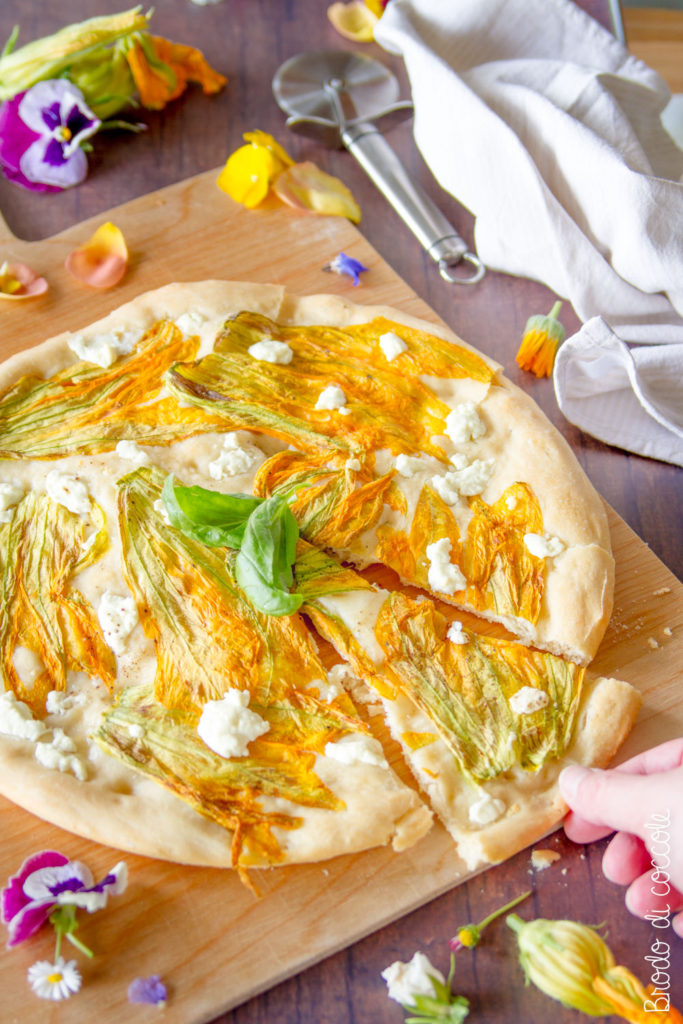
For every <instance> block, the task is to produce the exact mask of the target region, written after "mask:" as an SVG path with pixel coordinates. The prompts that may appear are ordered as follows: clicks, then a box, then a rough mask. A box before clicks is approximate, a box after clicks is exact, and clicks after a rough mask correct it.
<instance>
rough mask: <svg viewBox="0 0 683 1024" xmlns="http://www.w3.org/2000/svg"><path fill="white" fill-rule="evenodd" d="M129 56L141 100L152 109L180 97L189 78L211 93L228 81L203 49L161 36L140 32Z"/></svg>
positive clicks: (159, 108) (159, 107)
mask: <svg viewBox="0 0 683 1024" xmlns="http://www.w3.org/2000/svg"><path fill="white" fill-rule="evenodd" d="M126 59H127V61H128V64H129V66H130V70H131V72H132V75H133V79H134V81H135V85H136V86H137V90H138V93H139V94H140V102H141V103H142V105H143V107H148V108H149V109H150V110H161V108H162V107H164V106H166V104H167V103H169V102H170V101H171V100H174V99H177V97H178V96H180V95H181V93H183V92H184V91H185V89H186V88H187V83H188V82H198V83H199V84H200V85H201V87H202V89H203V90H204V92H205V93H206V94H207V95H209V94H211V93H215V92H218V91H219V90H220V89H222V88H223V86H224V85H225V83H226V81H227V79H225V78H224V77H223V75H219V74H218V72H217V71H214V70H213V68H212V67H210V65H209V64H208V63H207V61H206V59H205V58H204V55H203V54H202V53H200V51H199V50H196V49H194V47H192V46H185V45H183V44H182V43H172V42H170V40H168V39H162V37H161V36H150V35H146V34H145V35H139V36H138V37H137V38H136V39H135V40H134V41H133V43H132V45H131V46H130V48H129V49H128V51H127V52H126Z"/></svg>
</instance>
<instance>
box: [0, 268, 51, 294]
mask: <svg viewBox="0 0 683 1024" xmlns="http://www.w3.org/2000/svg"><path fill="white" fill-rule="evenodd" d="M47 289H48V284H47V281H46V280H45V278H44V277H38V275H37V274H36V273H35V271H33V270H31V268H30V267H27V266H26V264H25V263H3V264H2V266H0V299H14V300H17V299H35V298H36V297H37V296H38V295H43V294H44V292H46V291H47Z"/></svg>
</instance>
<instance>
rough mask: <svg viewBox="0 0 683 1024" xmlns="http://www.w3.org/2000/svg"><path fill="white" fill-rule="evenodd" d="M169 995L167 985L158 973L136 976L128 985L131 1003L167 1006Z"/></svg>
mask: <svg viewBox="0 0 683 1024" xmlns="http://www.w3.org/2000/svg"><path fill="white" fill-rule="evenodd" d="M167 995H168V993H167V991H166V986H165V985H164V983H163V981H162V980H161V977H160V976H159V975H158V974H151V975H150V976H149V978H135V979H134V980H133V981H131V983H130V985H129V986H128V1002H129V1003H148V1004H150V1005H151V1006H165V1005H166V999H167Z"/></svg>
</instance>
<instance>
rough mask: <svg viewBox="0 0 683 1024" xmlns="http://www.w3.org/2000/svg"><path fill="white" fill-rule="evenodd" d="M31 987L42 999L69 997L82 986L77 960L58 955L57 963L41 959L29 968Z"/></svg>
mask: <svg viewBox="0 0 683 1024" xmlns="http://www.w3.org/2000/svg"><path fill="white" fill-rule="evenodd" d="M28 980H29V984H30V986H31V988H32V989H33V991H34V992H35V994H36V995H37V996H39V997H40V998H41V999H68V998H69V996H71V995H73V993H74V992H78V990H79V989H80V987H81V975H80V973H79V972H78V970H77V969H76V961H75V960H69V961H68V962H66V961H65V960H64V957H63V956H58V957H57V960H56V961H55V963H51V962H50V961H49V960H39V961H38V962H37V963H35V964H33V965H32V966H31V967H29V969H28Z"/></svg>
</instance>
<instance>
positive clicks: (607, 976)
mask: <svg viewBox="0 0 683 1024" xmlns="http://www.w3.org/2000/svg"><path fill="white" fill-rule="evenodd" d="M506 921H507V924H508V925H509V926H510V928H512V930H513V931H514V932H515V933H516V935H517V944H518V949H519V961H520V963H521V965H522V967H523V969H524V973H525V975H526V980H527V982H529V981H531V982H533V984H534V985H536V987H537V988H540V990H541V991H542V992H545V994H546V995H548V996H550V997H551V999H556V1000H557V1001H558V1002H560V1003H562V1004H563V1005H564V1006H568V1007H570V1008H571V1009H574V1010H580V1011H581V1012H582V1013H586V1014H588V1015H589V1016H591V1017H606V1016H608V1015H609V1014H616V1015H617V1016H619V1017H622V1018H623V1019H624V1020H627V1021H630V1022H631V1024H683V1017H682V1016H681V1014H680V1013H679V1012H678V1010H676V1009H675V1008H674V1007H673V1006H670V1005H668V1006H667V1008H666V1009H661V1010H660V1009H658V1008H657V1006H656V1004H655V1003H654V999H653V996H654V991H653V989H652V986H650V987H649V988H648V989H645V988H643V986H642V985H641V983H640V982H639V981H638V979H637V978H636V977H635V976H634V975H633V974H631V972H630V971H629V970H628V969H627V968H626V967H622V966H621V965H617V964H616V962H615V959H614V956H613V955H612V951H611V950H610V948H609V946H608V945H607V943H606V942H605V941H604V939H603V938H602V937H601V936H600V935H599V934H598V932H597V931H596V930H595V928H591V927H589V926H588V925H585V924H581V923H580V922H578V921H547V920H544V919H543V918H539V919H538V920H536V921H529V922H525V921H523V920H522V919H521V918H520V917H518V916H517V914H509V915H508V916H507V918H506ZM667 1002H668V1000H667Z"/></svg>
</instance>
